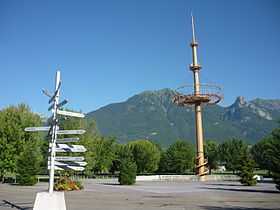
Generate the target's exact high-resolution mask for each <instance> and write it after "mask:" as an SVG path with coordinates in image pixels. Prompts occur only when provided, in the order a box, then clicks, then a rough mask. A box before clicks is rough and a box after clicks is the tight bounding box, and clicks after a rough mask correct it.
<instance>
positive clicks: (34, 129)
mask: <svg viewBox="0 0 280 210" xmlns="http://www.w3.org/2000/svg"><path fill="white" fill-rule="evenodd" d="M50 128H51V127H50V126H46V127H28V128H25V129H24V131H28V132H35V131H49V130H50Z"/></svg>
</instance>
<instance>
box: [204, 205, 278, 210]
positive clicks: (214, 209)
mask: <svg viewBox="0 0 280 210" xmlns="http://www.w3.org/2000/svg"><path fill="white" fill-rule="evenodd" d="M200 207H201V208H202V209H205V210H279V209H267V208H255V207H254V208H251V207H241V206H223V207H220V206H200Z"/></svg>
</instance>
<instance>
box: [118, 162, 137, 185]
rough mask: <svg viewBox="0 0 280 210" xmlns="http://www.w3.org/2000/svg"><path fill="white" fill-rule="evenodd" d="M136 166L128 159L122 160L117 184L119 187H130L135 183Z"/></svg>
mask: <svg viewBox="0 0 280 210" xmlns="http://www.w3.org/2000/svg"><path fill="white" fill-rule="evenodd" d="M136 171H137V165H136V163H135V162H134V161H132V160H130V159H124V160H122V162H121V165H120V174H119V183H120V184H121V185H132V184H135V181H136Z"/></svg>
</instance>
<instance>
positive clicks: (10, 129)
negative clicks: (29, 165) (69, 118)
mask: <svg viewBox="0 0 280 210" xmlns="http://www.w3.org/2000/svg"><path fill="white" fill-rule="evenodd" d="M41 123H42V122H41V119H40V116H39V115H37V114H34V113H32V112H31V110H30V108H29V107H28V106H27V105H25V104H20V105H18V106H9V107H7V108H5V109H2V110H1V111H0V178H1V181H2V182H3V181H4V177H5V175H7V174H8V173H16V171H17V167H16V166H17V164H16V162H17V159H18V157H19V154H21V153H22V152H23V150H24V145H25V143H26V142H29V141H37V140H38V138H39V136H38V133H33V132H25V131H24V128H25V127H31V126H40V125H41Z"/></svg>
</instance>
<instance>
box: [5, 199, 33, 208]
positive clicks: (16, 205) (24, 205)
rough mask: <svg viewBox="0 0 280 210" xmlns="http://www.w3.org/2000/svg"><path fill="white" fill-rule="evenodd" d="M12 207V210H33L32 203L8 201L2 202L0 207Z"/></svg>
mask: <svg viewBox="0 0 280 210" xmlns="http://www.w3.org/2000/svg"><path fill="white" fill-rule="evenodd" d="M1 206H3V207H10V208H16V209H20V210H32V209H33V207H32V203H13V202H10V201H7V200H2V202H0V207H1Z"/></svg>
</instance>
